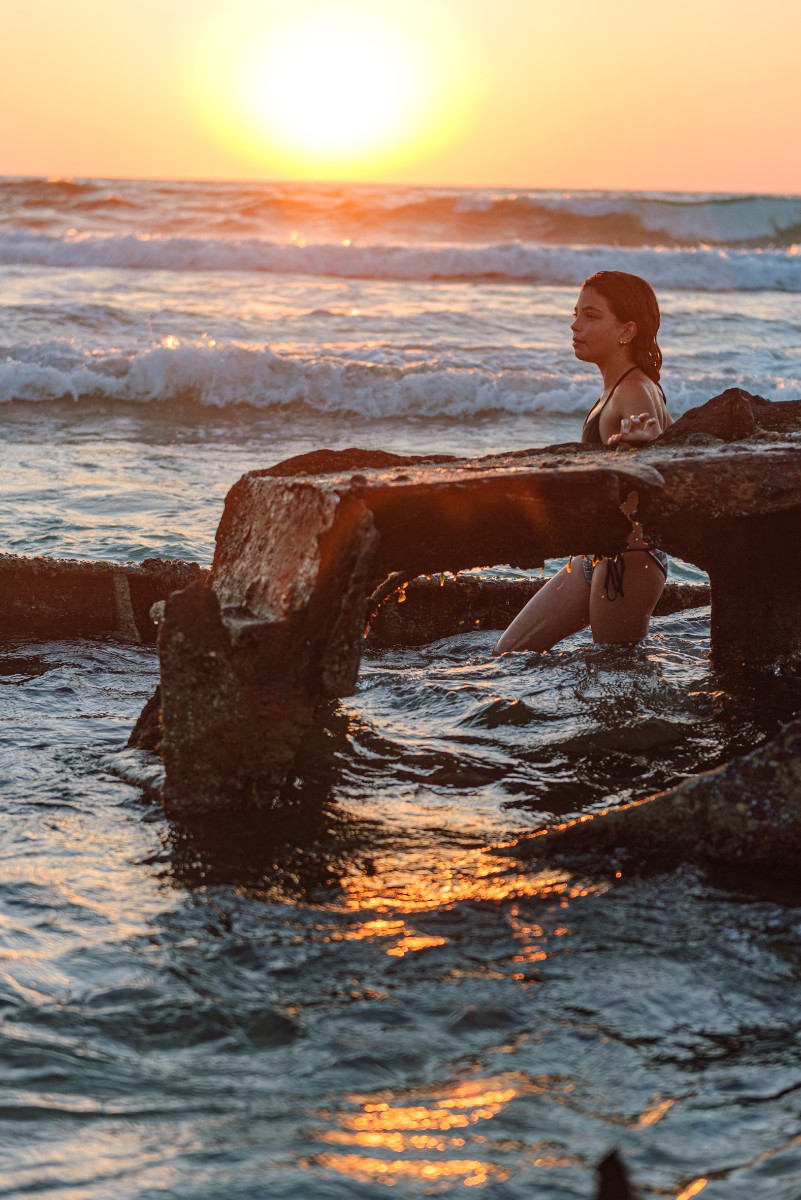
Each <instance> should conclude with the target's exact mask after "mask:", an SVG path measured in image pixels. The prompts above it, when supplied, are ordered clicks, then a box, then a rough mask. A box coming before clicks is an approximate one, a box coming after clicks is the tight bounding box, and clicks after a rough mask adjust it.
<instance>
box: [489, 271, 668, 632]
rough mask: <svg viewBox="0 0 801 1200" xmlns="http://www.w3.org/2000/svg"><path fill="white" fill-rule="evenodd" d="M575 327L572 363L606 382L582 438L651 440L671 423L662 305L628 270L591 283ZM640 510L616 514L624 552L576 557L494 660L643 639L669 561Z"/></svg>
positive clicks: (633, 502)
mask: <svg viewBox="0 0 801 1200" xmlns="http://www.w3.org/2000/svg"><path fill="white" fill-rule="evenodd" d="M571 329H572V330H573V352H574V354H575V355H576V358H579V359H581V361H582V362H591V363H595V365H596V366H597V367H598V369H599V370H600V372H601V375H602V377H603V384H604V388H603V391H602V393H601V395H600V397H599V398H598V401H597V403H596V404H595V405H594V407H593V408H592V409H591V410H590V412H589V413H588V414H587V418H586V420H585V421H584V428H583V430H582V434H581V440H582V441H583V442H586V443H588V444H591V445H601V446H618V447H630V446H642V445H645V444H646V443H648V442H650V441H653V439H654V438H656V437H658V436H659V434H660V433H662V432H664V430H665V429H667V427H668V425H671V424H672V423H673V422H672V419H671V417H670V416H669V414H668V411H667V408H666V406H665V397H664V393H663V392H662V389H661V387H660V386H659V373H660V369H661V366H662V352H661V350H660V349H659V346H658V345H657V342H656V335H657V331H658V330H659V305H658V304H657V302H656V296H655V295H654V293H653V290H652V288H651V287H650V285H649V284H647V283H646V282H645V280H644V279H640V277H639V276H638V275H628V274H627V273H626V272H625V271H599V272H598V274H597V275H591V276H590V278H589V279H588V280H586V282H585V283H584V285H583V286H582V289H581V292H580V294H579V298H578V304H577V305H576V308H575V311H574V318H573V324H572V326H571ZM636 506H637V494H636V492H633V493H632V494H631V495H630V496H629V498H628V499H627V501H626V503H625V504H624V505H622V506H621V507H622V509H623V512H624V513H625V514H626V515H627V516H628V517H629V520H630V522H631V527H632V531H631V535H630V536H629V539H628V546H627V549H626V550H624V551H623V552H622V553H621V554H620V555H618V556H617V558H616V559H605V558H600V559H596V558H593V557H592V556H591V555H586V554H584V555H576V556H575V557H574V558H572V559H571V560H570V562H569V563H568V564H567V566H565V567H563V568H562V570H561V571H559V572H558V573H557V574H556V575H554V577H553V578H552V579H549V580H548V582H547V583H546V585H545V587H543V588H541V589H540V591H538V592H537V594H536V595H535V596H533V597H532V599H531V600H529V602H528V604H527V605H526V606H525V608H524V609H523V610H522V611H521V612H520V613H518V615H517V616H516V617H515V619H514V621H513V622H512V624H511V625H510V626H509V628H508V629H507V630H506V632H505V633H504V634H503V636H502V637H501V638H500V640H499V641H498V643H497V645H496V646H495V649H494V650H493V654H507V653H508V652H509V651H511V650H539V651H541V652H544V651H546V650H550V648H551V647H552V646H555V645H556V643H557V642H561V640H562V638H566V637H568V636H569V635H570V634H571V633H576V632H578V630H579V629H584V628H585V627H586V626H587V625H590V626H591V627H592V636H593V640H594V641H596V642H605V643H609V642H628V643H631V642H637V641H639V640H640V638H643V637H645V635H646V634H647V632H648V622H649V620H650V617H651V613H652V612H653V610H654V608H655V606H656V602H657V600H658V599H659V597H660V595H661V594H662V588H663V587H664V586H665V580H666V578H667V558H666V556H665V555H664V554H663V553H662V551H660V550H655V549H652V548H651V547H649V546H648V544H647V542H646V541H645V539H644V538H643V534H642V526H641V525H639V524H637V522H636V520H634V519H633V518H634V516H636Z"/></svg>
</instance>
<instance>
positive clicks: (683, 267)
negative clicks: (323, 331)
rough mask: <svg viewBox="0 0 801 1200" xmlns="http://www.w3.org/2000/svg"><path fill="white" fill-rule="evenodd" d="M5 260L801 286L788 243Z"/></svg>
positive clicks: (39, 246) (268, 248)
mask: <svg viewBox="0 0 801 1200" xmlns="http://www.w3.org/2000/svg"><path fill="white" fill-rule="evenodd" d="M0 263H4V264H8V265H10V264H28V265H30V264H35V265H40V266H51V267H72V268H92V267H111V268H116V269H120V268H122V269H130V270H176V271H201V272H216V271H235V272H239V271H245V272H251V271H261V272H277V273H281V274H295V275H315V276H335V277H341V278H376V279H398V280H472V279H474V280H479V279H497V280H502V281H508V282H516V283H537V284H540V285H542V284H551V285H557V286H558V285H565V286H571V287H572V286H576V285H577V284H578V283H580V282H581V281H582V280H583V279H584V278H586V277H587V276H588V275H590V274H592V273H593V272H594V271H598V270H603V269H611V268H623V269H626V270H630V271H633V272H634V273H636V274H638V275H643V276H645V277H646V278H647V279H649V280H650V281H651V283H653V284H654V286H655V287H660V288H663V289H665V288H667V289H671V290H682V291H683V290H688V289H689V290H695V291H712V292H715V291H754V290H764V289H769V290H775V291H785V292H799V291H801V255H799V254H798V253H797V248H796V247H795V246H792V247H789V248H788V249H786V250H726V249H722V248H719V247H717V248H716V247H709V246H700V247H696V248H694V249H675V248H674V249H666V248H660V249H650V248H644V247H639V248H631V247H628V248H619V247H612V246H593V247H589V246H548V245H529V244H525V243H521V242H501V243H496V244H493V245H486V246H465V245H446V246H442V245H440V246H435V245H422V246H404V245H381V244H375V245H361V244H357V243H353V244H342V243H338V244H337V243H331V242H316V243H308V244H307V243H303V242H291V241H290V242H283V243H281V242H271V241H266V240H263V239H260V238H245V239H234V238H210V237H182V236H159V235H156V236H150V235H144V234H133V233H130V234H123V235H115V234H97V233H92V234H89V233H83V234H82V233H70V234H67V235H64V236H57V235H50V234H34V233H14V234H11V233H8V232H3V233H0Z"/></svg>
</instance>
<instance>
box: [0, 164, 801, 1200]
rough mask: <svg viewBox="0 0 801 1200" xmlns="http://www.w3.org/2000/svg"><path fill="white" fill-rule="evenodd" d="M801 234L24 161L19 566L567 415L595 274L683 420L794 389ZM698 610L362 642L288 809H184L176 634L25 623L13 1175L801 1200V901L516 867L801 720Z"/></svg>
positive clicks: (172, 1191) (11, 983) (746, 225)
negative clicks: (548, 649)
mask: <svg viewBox="0 0 801 1200" xmlns="http://www.w3.org/2000/svg"><path fill="white" fill-rule="evenodd" d="M799 245H801V197H793V196H756V195H755V196H721V195H697V194H635V193H612V192H595V193H593V192H540V191H511V190H508V189H498V190H487V189H442V188H436V189H434V188H423V187H418V188H402V187H386V186H373V187H367V186H344V185H311V184H288V183H247V184H246V183H189V182H169V181H165V182H154V181H149V182H145V181H121V180H68V179H51V180H32V179H3V180H0V278H1V279H2V291H1V292H0V303H1V304H2V327H1V328H0V343H1V344H0V421H1V422H2V429H3V437H2V442H1V443H0V455H2V458H1V459H0V462H1V463H2V471H1V472H0V531H1V532H0V550H3V551H6V552H14V553H20V554H25V555H50V556H58V557H80V558H92V559H109V560H113V561H128V560H134V561H141V560H142V559H144V558H147V557H153V556H161V557H168V558H173V557H180V558H186V559H192V560H196V561H199V562H201V563H203V564H208V563H209V562H210V560H211V556H212V553H213V547H214V533H215V529H216V526H217V523H218V520H219V517H220V514H221V511H222V503H223V499H224V497H225V494H226V492H227V491H228V489H229V487H230V486H231V485H232V484H233V483H234V482H235V481H236V479H237V478H238V477H239V476H240V475H241V474H242V473H243V472H244V471H246V470H249V469H252V468H258V467H264V466H268V465H270V464H272V463H274V462H276V461H278V460H280V459H282V458H285V457H288V456H289V455H293V454H298V453H301V452H304V451H308V450H312V449H316V448H319V447H323V446H328V447H333V448H342V447H347V446H363V447H368V448H381V449H386V450H393V451H398V452H402V453H405V452H408V453H421V452H430V451H434V450H436V451H441V452H449V453H456V454H465V455H473V454H484V453H490V452H494V451H500V450H509V449H523V448H526V447H537V446H542V445H546V444H549V443H554V442H562V441H569V440H575V439H576V438H577V436H578V432H579V429H580V426H581V422H582V419H583V416H584V413H585V412H586V411H587V409H588V408H589V407H590V405H591V404H592V403H593V401H594V399H595V398H596V396H597V394H598V391H599V379H598V376H597V372H595V373H594V371H593V369H590V370H588V369H587V367H586V366H585V365H584V364H582V363H580V362H578V361H577V360H576V359H575V358H574V357H573V355H572V350H571V345H570V332H569V326H570V320H571V314H572V309H573V305H574V303H575V298H576V294H577V290H578V287H579V286H580V284H581V282H582V280H583V279H584V278H585V277H586V276H587V275H589V274H591V273H592V272H594V271H596V270H600V269H604V268H619V269H622V270H628V271H633V272H636V273H637V274H641V275H643V276H645V277H646V278H647V279H648V280H649V281H650V282H651V283H652V285H653V286H654V288H655V290H656V292H657V295H658V297H659V301H660V305H661V309H662V315H663V323H662V335H661V337H660V344H661V346H662V349H663V352H664V357H665V366H664V373H663V383H664V387H665V392H666V394H667V397H668V402H669V405H670V408H671V411H672V413H673V415H674V416H676V417H677V416H679V415H680V414H681V413H683V412H685V411H686V410H687V409H688V408H690V407H692V406H694V405H697V404H700V403H703V402H704V401H705V400H707V399H709V398H710V397H711V396H713V395H716V394H718V393H719V392H721V391H723V390H724V388H726V387H731V386H737V387H742V388H745V389H746V390H748V391H750V392H754V393H757V394H759V395H762V396H765V397H767V398H769V399H773V400H782V399H798V398H799V397H801V303H799V294H800V293H801V254H799ZM555 565H556V564H547V569H553V567H554V566H555ZM487 568H488V569H493V570H495V571H500V572H501V573H504V574H508V573H509V568H507V567H505V566H504V564H501V563H499V564H490V563H488V564H487ZM672 569H673V576H674V578H678V579H684V580H688V581H699V580H701V579H702V578H703V576H702V573H701V572H700V571H699V570H698V568H697V567H696V566H694V565H693V564H691V563H680V562H677V561H674V562H673V564H672ZM748 569H754V564H749V565H748ZM708 635H709V612H708V610H707V609H703V608H699V609H693V610H690V611H686V612H683V613H678V614H674V615H672V616H667V617H662V618H658V619H655V620H654V621H653V623H652V632H651V635H650V637H649V638H648V639H647V641H645V642H644V643H642V644H641V645H640V646H638V647H637V648H635V649H634V650H622V649H620V648H614V647H597V646H593V644H592V642H591V640H590V639H589V637H588V635H587V634H579V635H577V636H576V637H574V638H571V639H568V640H567V641H566V642H565V643H563V644H562V645H561V646H560V647H559V648H558V649H557V650H556V651H554V652H552V653H551V654H549V655H545V656H529V655H515V656H510V657H507V658H505V659H501V660H494V659H492V658H491V657H490V653H489V651H490V649H491V645H492V642H493V636H492V635H491V634H488V633H481V632H477V633H473V634H459V635H456V636H454V637H451V638H446V639H444V640H442V641H440V642H437V643H435V644H433V645H430V646H425V647H421V648H417V649H403V650H401V649H394V650H393V649H389V650H377V649H374V650H369V651H368V652H367V653H366V654H365V659H364V663H363V668H362V672H361V675H360V680H359V686H358V690H357V692H356V694H355V695H354V696H351V697H346V698H344V699H343V700H342V702H341V703H340V704H339V705H338V706H337V708H336V710H335V711H334V712H333V713H332V714H331V716H330V721H329V724H328V726H327V729H326V737H327V742H328V750H327V756H326V757H325V761H324V765H323V766H320V765H319V764H318V765H317V766H316V767H315V773H314V774H313V775H312V776H311V777H310V778H309V779H308V780H307V781H306V783H305V786H306V787H307V788H308V790H309V795H310V796H312V797H313V803H311V805H310V810H309V811H310V814H312V813H313V816H312V815H310V816H309V817H308V819H307V820H305V821H304V822H302V824H301V827H300V828H298V827H293V826H292V825H291V824H287V825H286V826H283V825H282V826H281V827H279V828H277V829H275V828H274V829H272V830H264V829H253V828H250V829H241V828H237V827H236V826H232V825H231V823H230V822H229V821H225V820H223V821H222V822H221V824H220V825H219V826H217V827H214V828H205V829H203V830H198V829H187V828H183V827H180V826H179V825H177V824H176V823H175V822H171V821H169V820H168V819H167V818H166V817H165V815H164V813H163V812H162V810H161V808H160V806H159V803H158V798H157V795H156V793H155V792H154V789H153V785H154V783H156V782H157V781H158V765H157V764H156V763H155V762H153V761H152V760H149V759H148V758H147V757H146V756H144V755H143V754H141V753H140V752H133V751H128V750H126V749H125V741H126V739H127V736H128V733H129V732H130V728H131V726H132V723H133V721H134V719H135V717H136V716H137V714H138V712H139V710H140V708H141V706H142V704H143V703H144V701H145V699H146V698H147V697H148V696H149V695H150V693H151V691H152V689H153V687H154V685H155V682H156V679H157V675H158V664H157V659H156V655H155V651H154V650H153V649H152V648H150V647H142V646H123V645H120V644H118V643H114V642H112V641H95V642H89V641H79V640H73V641H65V642H51V643H44V644H40V643H33V642H22V641H15V642H9V641H8V640H7V639H6V640H5V641H3V642H2V644H0V806H2V813H3V822H2V828H3V834H2V839H0V845H1V846H2V851H1V852H0V853H1V854H2V858H1V860H0V862H1V865H0V946H1V947H2V958H3V962H2V975H1V979H2V982H1V983H0V1020H1V1021H2V1046H1V1050H0V1054H1V1057H0V1105H1V1107H0V1120H2V1131H0V1155H1V1156H2V1163H3V1170H2V1173H0V1196H3V1197H17V1196H45V1195H48V1196H57V1197H59V1200H78V1198H80V1200H107V1198H108V1196H109V1195H110V1194H112V1193H113V1194H114V1195H115V1196H117V1197H118V1198H119V1200H145V1198H147V1200H149V1198H151V1197H155V1196H156V1195H158V1196H170V1197H176V1198H177V1197H181V1198H183V1197H186V1198H187V1200H190V1198H191V1200H217V1197H220V1196H223V1195H224V1196H226V1198H228V1200H239V1198H242V1200H251V1198H254V1200H255V1198H261V1197H270V1198H271V1200H272V1198H274V1197H275V1198H280V1197H287V1198H292V1200H307V1198H308V1200H327V1198H331V1200H354V1198H357V1200H358V1198H365V1200H368V1198H369V1200H377V1198H380V1197H385V1196H389V1195H395V1196H398V1197H404V1198H405V1197H418V1196H423V1195H444V1196H448V1197H457V1196H468V1195H484V1196H486V1197H488V1198H491V1200H512V1198H514V1200H517V1198H518V1197H519V1198H520V1200H523V1198H524V1197H525V1198H526V1200H530V1198H531V1197H534V1196H536V1197H538V1198H540V1200H552V1198H553V1200H562V1198H573V1197H575V1198H576V1200H579V1198H581V1200H586V1198H587V1197H590V1196H592V1195H593V1188H594V1182H593V1170H594V1166H595V1164H596V1162H597V1161H598V1160H599V1159H600V1158H601V1157H603V1155H604V1154H606V1153H607V1152H608V1150H610V1149H611V1148H613V1147H617V1148H618V1149H619V1151H620V1152H621V1154H622V1156H623V1157H624V1159H625V1161H626V1162H627V1164H628V1166H629V1168H630V1170H631V1172H632V1175H633V1177H634V1179H635V1180H636V1182H637V1184H638V1185H639V1187H640V1189H641V1192H642V1194H643V1196H644V1197H649V1198H650V1197H653V1198H655V1197H672V1198H673V1200H678V1198H679V1197H681V1200H689V1197H691V1196H696V1195H701V1194H703V1197H704V1200H706V1198H707V1197H709V1200H753V1197H755V1196H759V1197H760V1200H799V1198H801V1137H800V1136H799V1129H800V1128H801V1123H800V1122H799V1118H800V1117H801V1018H799V1011H798V987H799V975H801V908H800V907H799V897H798V893H797V892H793V891H792V889H789V890H788V889H783V890H782V889H780V888H779V887H778V886H771V885H770V883H769V882H767V881H754V880H745V879H732V878H725V879H723V878H720V877H718V876H716V875H714V874H710V873H705V872H701V871H699V870H695V869H690V868H688V867H684V868H680V869H678V870H674V871H669V872H653V873H649V874H645V875H643V874H639V875H632V876H631V877H629V876H628V874H627V872H626V871H623V872H622V874H621V876H620V877H619V878H615V877H614V874H613V873H611V872H610V876H609V878H606V879H601V880H599V879H590V878H582V877H579V876H576V875H575V874H571V873H569V872H566V871H562V870H555V869H552V868H549V869H547V870H537V869H536V867H533V866H530V865H527V866H526V867H525V869H521V868H519V867H512V866H510V860H509V859H508V858H504V857H501V856H499V855H498V854H494V853H493V847H498V846H501V845H503V844H505V843H508V842H509V841H510V840H512V839H513V838H514V837H515V835H516V834H517V833H519V832H521V831H523V830H530V829H532V828H536V827H539V826H541V825H543V824H545V823H547V822H549V821H553V820H554V819H558V820H561V819H564V818H565V817H567V816H570V815H572V814H578V813H586V812H591V811H593V810H594V809H597V808H600V807H608V806H609V805H621V804H625V803H627V802H628V801H630V800H631V799H634V798H637V797H640V796H644V795H648V794H650V793H651V792H654V791H657V790H659V789H661V788H664V787H668V786H671V785H672V784H675V783H676V782H678V781H680V780H681V779H683V778H686V777H687V776H688V775H691V774H693V773H695V772H697V771H699V770H703V769H705V768H707V767H709V766H712V765H715V764H716V763H718V762H721V761H724V760H725V759H726V758H728V757H731V756H732V755H733V754H736V753H740V752H743V751H744V750H747V749H749V748H750V747H752V746H754V745H756V744H758V743H759V742H760V741H762V740H763V739H764V738H765V737H766V736H769V735H770V734H771V733H772V732H773V731H774V730H775V729H776V728H777V727H778V725H779V724H780V723H781V722H782V721H783V720H786V719H788V718H789V717H790V715H792V714H793V713H795V712H797V711H798V710H799V707H801V681H799V680H798V679H797V678H793V677H791V676H788V675H777V676H771V677H770V679H767V680H766V679H763V678H757V677H753V676H751V675H750V674H749V673H748V672H745V671H744V672H741V673H740V674H738V675H736V676H734V677H732V676H722V675H721V674H720V673H718V672H717V671H715V669H714V668H713V667H712V666H711V665H710V662H709V641H708Z"/></svg>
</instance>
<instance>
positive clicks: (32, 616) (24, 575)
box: [0, 554, 209, 642]
mask: <svg viewBox="0 0 801 1200" xmlns="http://www.w3.org/2000/svg"><path fill="white" fill-rule="evenodd" d="M208 577H209V571H208V570H204V569H203V568H202V567H199V566H198V564H197V563H185V562H181V561H180V560H167V559H160V558H150V559H146V560H145V561H144V562H143V563H142V564H141V565H135V564H133V563H123V564H120V563H110V562H89V561H82V560H80V559H60V558H26V557H25V556H23V555H20V554H0V639H8V638H15V637H27V638H43V639H44V638H74V637H101V636H109V637H115V638H118V639H119V640H121V641H125V642H155V640H156V625H155V623H154V622H153V620H152V619H151V617H150V609H151V606H152V605H153V604H154V603H155V602H156V601H158V600H166V598H167V596H168V595H169V594H170V592H174V591H176V590H178V589H179V588H185V587H186V586H187V585H188V584H190V583H191V582H193V581H194V580H206V579H208Z"/></svg>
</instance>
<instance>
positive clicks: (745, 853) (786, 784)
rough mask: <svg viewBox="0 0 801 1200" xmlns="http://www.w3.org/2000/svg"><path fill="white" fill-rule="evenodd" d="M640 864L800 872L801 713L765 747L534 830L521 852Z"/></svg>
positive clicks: (531, 855) (517, 850)
mask: <svg viewBox="0 0 801 1200" xmlns="http://www.w3.org/2000/svg"><path fill="white" fill-rule="evenodd" d="M619 850H625V851H627V852H628V860H629V861H633V862H635V863H637V864H643V863H654V862H655V863H660V862H698V863H717V864H721V865H725V866H729V867H737V868H741V869H742V870H743V871H744V872H751V871H758V872H761V873H772V874H776V875H781V876H784V877H788V878H792V879H794V880H796V881H797V879H798V864H799V862H800V861H801V719H796V720H794V721H791V722H790V723H789V724H788V725H785V726H784V728H783V729H782V730H781V732H780V733H779V734H778V735H777V736H776V737H775V738H773V739H771V740H770V741H769V742H766V744H765V745H764V746H762V747H760V748H759V749H758V750H754V751H752V752H751V753H750V754H746V755H744V756H743V757H741V758H736V759H733V760H732V761H731V762H729V763H726V764H725V765H724V766H721V767H718V768H717V769H716V770H713V771H707V772H705V773H704V774H701V775H696V776H695V777H693V778H692V779H688V780H686V781H685V782H684V783H682V784H680V785H679V786H678V787H676V788H673V789H672V790H671V791H668V792H661V793H659V794H658V795H656V796H650V797H648V798H647V799H645V800H640V801H637V802H635V803H634V804H632V805H629V806H628V807H627V808H624V809H620V810H617V811H610V812H606V813H600V814H597V815H593V816H587V817H583V818H580V819H579V820H577V821H571V822H568V823H566V824H564V825H560V826H557V827H556V828H554V829H550V830H544V831H542V832H540V833H536V834H532V835H529V836H528V837H526V838H524V839H523V840H521V841H520V842H519V843H518V844H517V845H516V846H515V847H513V848H512V849H511V850H510V851H509V853H511V854H513V855H514V856H515V857H519V858H543V859H545V858H552V857H565V858H570V857H571V856H573V857H575V856H577V855H581V856H589V857H590V858H591V859H593V860H596V861H598V860H601V859H602V860H603V861H605V862H606V863H607V864H608V863H609V861H610V856H612V855H614V854H615V852H617V851H619Z"/></svg>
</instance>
